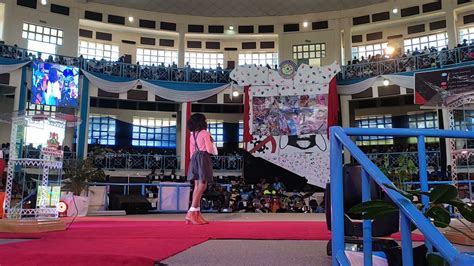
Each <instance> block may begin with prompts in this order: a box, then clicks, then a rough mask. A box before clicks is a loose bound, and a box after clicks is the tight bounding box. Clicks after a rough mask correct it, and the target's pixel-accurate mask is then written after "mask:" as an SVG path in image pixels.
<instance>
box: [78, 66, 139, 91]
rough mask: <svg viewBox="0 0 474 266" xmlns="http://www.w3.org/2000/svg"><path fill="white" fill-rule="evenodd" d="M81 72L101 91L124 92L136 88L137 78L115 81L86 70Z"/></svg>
mask: <svg viewBox="0 0 474 266" xmlns="http://www.w3.org/2000/svg"><path fill="white" fill-rule="evenodd" d="M82 73H83V74H84V76H86V78H87V79H88V80H89V81H90V83H91V84H93V85H94V86H96V87H97V88H100V89H101V90H103V91H106V92H111V93H124V92H127V91H129V90H131V89H134V88H136V87H137V84H138V80H131V81H123V82H116V81H108V80H104V79H101V78H99V77H97V76H95V75H93V74H91V73H89V72H87V71H82Z"/></svg>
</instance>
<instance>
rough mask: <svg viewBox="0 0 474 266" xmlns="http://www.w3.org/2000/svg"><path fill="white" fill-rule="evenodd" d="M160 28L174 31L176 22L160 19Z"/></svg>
mask: <svg viewBox="0 0 474 266" xmlns="http://www.w3.org/2000/svg"><path fill="white" fill-rule="evenodd" d="M160 29H162V30H170V31H176V23H172V22H164V21H162V22H160Z"/></svg>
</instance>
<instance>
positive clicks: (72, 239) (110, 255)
mask: <svg viewBox="0 0 474 266" xmlns="http://www.w3.org/2000/svg"><path fill="white" fill-rule="evenodd" d="M0 238H38V239H36V240H32V241H27V242H23V243H12V244H5V245H0V265H2V266H5V265H65V264H67V265H68V266H69V265H87V266H91V265H117V264H123V265H153V263H154V262H155V261H161V260H164V259H166V258H168V257H170V256H173V255H175V254H177V253H179V252H181V251H184V250H186V249H188V248H190V247H192V246H194V245H198V244H200V243H202V242H205V241H207V240H208V239H281V240H329V239H330V238H331V234H330V232H329V231H328V230H327V229H326V223H325V222H212V223H211V224H209V225H201V226H192V225H185V224H184V222H177V221H156V222H155V221H130V220H128V221H124V220H122V221H113V220H112V221H85V222H82V221H81V222H76V223H74V224H73V225H72V226H71V227H70V229H69V230H67V231H62V232H50V233H38V234H6V233H0ZM398 238H399V237H398ZM413 240H422V237H421V236H419V235H414V237H413ZM32 261H34V262H35V263H36V264H34V263H33V264H32V263H31V262H32Z"/></svg>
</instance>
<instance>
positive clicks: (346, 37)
mask: <svg viewBox="0 0 474 266" xmlns="http://www.w3.org/2000/svg"><path fill="white" fill-rule="evenodd" d="M339 23H340V26H341V28H342V31H343V33H342V36H343V37H342V46H343V47H344V55H343V56H342V55H341V65H346V64H347V61H349V60H351V61H352V25H351V20H350V19H349V18H344V19H341V20H340V22H339ZM339 35H341V34H339ZM342 60H344V61H342Z"/></svg>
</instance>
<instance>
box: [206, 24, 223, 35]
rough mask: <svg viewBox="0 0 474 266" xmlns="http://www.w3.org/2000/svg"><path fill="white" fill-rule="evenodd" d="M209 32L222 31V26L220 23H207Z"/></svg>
mask: <svg viewBox="0 0 474 266" xmlns="http://www.w3.org/2000/svg"><path fill="white" fill-rule="evenodd" d="M207 31H208V32H209V33H224V26H221V25H209V26H208V27H207Z"/></svg>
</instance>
